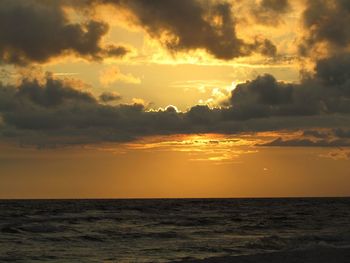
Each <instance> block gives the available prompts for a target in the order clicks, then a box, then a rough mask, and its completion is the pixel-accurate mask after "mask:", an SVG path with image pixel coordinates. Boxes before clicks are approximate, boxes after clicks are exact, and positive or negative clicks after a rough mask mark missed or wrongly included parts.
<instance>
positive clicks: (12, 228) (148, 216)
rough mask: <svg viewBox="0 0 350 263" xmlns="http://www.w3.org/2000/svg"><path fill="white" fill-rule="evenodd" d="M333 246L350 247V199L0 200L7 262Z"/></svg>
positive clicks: (0, 243) (154, 258)
mask: <svg viewBox="0 0 350 263" xmlns="http://www.w3.org/2000/svg"><path fill="white" fill-rule="evenodd" d="M326 247H327V248H344V247H345V248H346V247H350V199H346V198H338V199H327V198H323V199H167V200H59V201H58V200H26V201H24V200H17V201H7V200H3V201H0V262H7V261H9V262H45V261H46V262H170V261H176V260H182V259H191V258H193V259H204V258H209V257H218V256H236V255H252V254H257V253H264V252H274V251H295V250H300V249H315V248H326ZM349 262H350V261H349Z"/></svg>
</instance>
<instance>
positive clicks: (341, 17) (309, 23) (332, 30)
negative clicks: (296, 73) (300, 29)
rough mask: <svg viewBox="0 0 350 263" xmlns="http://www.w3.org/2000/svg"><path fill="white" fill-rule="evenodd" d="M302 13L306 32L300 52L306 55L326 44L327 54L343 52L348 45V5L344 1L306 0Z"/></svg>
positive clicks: (349, 9) (349, 20) (349, 34)
mask: <svg viewBox="0 0 350 263" xmlns="http://www.w3.org/2000/svg"><path fill="white" fill-rule="evenodd" d="M306 5H307V6H306V9H305V11H304V13H303V17H302V19H303V24H304V28H305V30H306V34H305V37H304V41H303V43H302V44H301V46H300V51H301V53H302V54H304V55H308V53H310V50H311V51H312V50H313V49H314V48H317V47H318V46H320V44H326V45H328V47H329V50H328V52H330V53H331V54H332V53H333V54H334V52H339V51H344V49H345V48H346V47H348V46H349V44H350V29H349V26H348V25H349V23H350V3H349V1H346V0H345V1H344V0H328V1H323V0H308V1H306Z"/></svg>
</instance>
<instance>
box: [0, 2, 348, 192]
mask: <svg viewBox="0 0 350 263" xmlns="http://www.w3.org/2000/svg"><path fill="white" fill-rule="evenodd" d="M349 23H350V3H349V1H347V0H326V1H324V0H293V1H291V0H244V1H243V0H152V1H150V0H76V1H68V0H26V1H24V0H2V1H1V2H0V198H187V197H191V198H196V197H198V198H209V197H301V196H308V197H311V196H350V190H349V189H350V70H349V69H350V28H349V27H348V25H349Z"/></svg>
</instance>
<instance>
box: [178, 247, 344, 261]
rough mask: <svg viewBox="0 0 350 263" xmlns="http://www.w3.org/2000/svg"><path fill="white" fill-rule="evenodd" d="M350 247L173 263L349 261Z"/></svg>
mask: <svg viewBox="0 0 350 263" xmlns="http://www.w3.org/2000/svg"><path fill="white" fill-rule="evenodd" d="M348 262H350V247H349V248H323V247H320V248H318V249H311V250H294V251H284V252H281V251H280V252H272V253H262V254H255V255H246V256H229V257H213V258H207V259H195V260H181V261H174V262H173V263H348Z"/></svg>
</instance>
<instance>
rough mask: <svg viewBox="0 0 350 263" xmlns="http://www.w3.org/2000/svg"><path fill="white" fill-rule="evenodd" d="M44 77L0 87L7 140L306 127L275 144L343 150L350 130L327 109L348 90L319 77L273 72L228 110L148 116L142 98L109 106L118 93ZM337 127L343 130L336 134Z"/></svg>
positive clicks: (348, 118)
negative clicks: (280, 76)
mask: <svg viewBox="0 0 350 263" xmlns="http://www.w3.org/2000/svg"><path fill="white" fill-rule="evenodd" d="M42 78H43V79H40V80H39V79H38V78H37V77H36V75H34V76H31V77H30V78H29V77H23V79H22V80H21V82H20V83H19V84H17V85H11V84H7V85H3V84H2V85H0V115H1V116H2V127H1V129H0V134H1V135H0V136H1V137H2V138H3V139H7V140H14V139H19V140H20V141H21V142H22V143H24V142H25V143H29V142H30V143H32V144H40V145H46V144H55V145H56V144H57V145H61V144H65V143H68V144H71V143H74V144H75V143H89V142H100V141H125V140H131V139H133V138H137V137H139V136H148V135H162V134H163V135H167V134H196V133H221V134H237V133H244V132H260V131H277V130H295V129H301V128H303V129H306V130H308V131H307V132H305V134H304V135H305V136H309V137H312V138H303V139H305V140H304V141H294V142H292V141H283V140H282V141H275V142H274V143H271V145H270V146H273V145H277V144H278V145H285V146H293V145H300V146H301V145H304V146H307V145H309V146H316V143H317V144H318V145H320V146H322V145H323V146H339V145H344V141H345V140H343V139H342V138H340V137H341V136H340V135H341V134H342V136H343V137H344V136H345V135H346V132H344V131H347V130H348V129H349V128H350V127H349V126H350V115H349V114H348V113H349V112H345V111H343V110H341V111H337V110H338V108H331V107H327V105H328V104H330V103H331V102H332V103H333V104H339V96H340V98H342V97H344V98H347V96H348V95H347V93H346V92H345V93H344V91H343V89H341V88H339V87H338V86H337V87H335V88H334V87H332V86H324V85H325V83H327V82H323V81H322V80H320V79H319V78H318V77H315V79H308V80H307V81H305V83H304V82H303V83H301V84H288V83H284V82H279V81H277V80H276V79H275V78H274V77H272V76H271V75H263V76H259V77H257V78H256V79H255V80H252V81H247V82H246V83H243V84H240V85H237V87H236V88H235V89H234V90H233V91H232V94H231V98H229V100H228V102H229V103H228V104H227V105H226V107H224V108H210V107H209V106H208V105H194V106H192V107H191V108H190V109H189V110H188V111H185V112H178V111H177V110H176V109H175V108H174V107H168V108H166V109H164V110H162V109H160V110H158V111H148V110H147V109H146V106H145V102H144V101H143V100H140V99H134V100H133V104H117V105H110V104H108V102H111V101H118V100H119V99H120V95H119V94H116V93H103V94H101V96H100V97H99V99H96V98H95V97H94V96H93V95H92V94H90V93H88V92H86V91H85V89H84V85H82V84H81V83H80V82H77V81H66V80H65V79H60V78H56V77H55V76H54V75H52V74H46V75H45V74H44V75H43V76H42ZM316 84H318V85H319V86H315V85H316ZM325 90H330V91H331V92H326V91H325ZM333 92H335V93H333ZM305 94H306V95H305ZM321 106H322V107H321ZM340 123H341V124H342V126H339V124H340ZM340 127H342V129H343V130H344V131H342V132H341V131H340V130H337V128H340ZM320 128H328V129H333V130H334V132H333V137H336V138H334V140H333V141H329V140H326V139H328V138H324V140H315V138H316V139H323V138H321V137H325V136H324V134H322V133H321V131H320V132H318V133H316V132H312V131H314V130H319V129H320ZM330 134H332V133H330ZM334 134H338V135H339V138H337V136H336V135H334ZM330 138H331V137H330ZM311 139H312V140H311Z"/></svg>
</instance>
